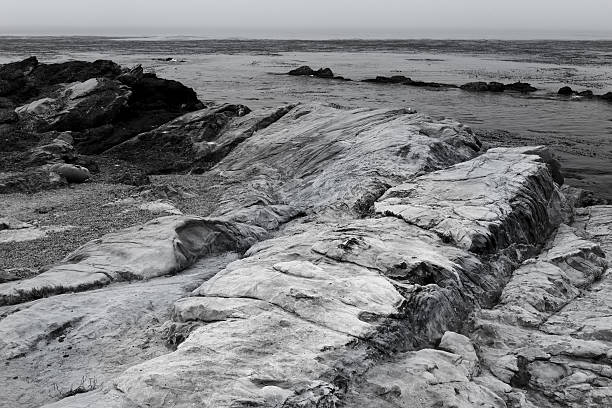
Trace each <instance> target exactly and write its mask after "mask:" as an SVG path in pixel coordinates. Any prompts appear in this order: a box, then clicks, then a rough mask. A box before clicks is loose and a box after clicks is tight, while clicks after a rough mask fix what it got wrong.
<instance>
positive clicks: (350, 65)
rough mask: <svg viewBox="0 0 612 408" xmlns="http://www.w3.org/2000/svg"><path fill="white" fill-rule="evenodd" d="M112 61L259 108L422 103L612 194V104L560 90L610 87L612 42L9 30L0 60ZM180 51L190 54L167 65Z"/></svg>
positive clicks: (207, 96)
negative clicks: (440, 85) (308, 69)
mask: <svg viewBox="0 0 612 408" xmlns="http://www.w3.org/2000/svg"><path fill="white" fill-rule="evenodd" d="M29 55H38V56H39V59H41V60H44V61H56V60H66V59H71V58H73V59H97V58H108V59H113V60H115V61H117V62H118V63H120V64H122V65H135V64H138V63H140V64H142V65H143V66H144V67H145V69H147V70H152V71H155V72H157V73H158V74H159V75H160V76H163V77H166V78H173V79H176V80H179V81H181V82H183V83H185V84H186V85H188V86H191V87H193V88H194V89H196V91H197V92H198V95H199V96H200V98H201V99H202V100H203V101H210V102H213V101H214V102H219V103H222V102H231V103H243V104H245V105H248V106H249V107H251V108H259V107H271V106H278V105H280V104H283V103H292V102H296V101H312V100H315V101H324V102H333V103H336V104H339V105H343V106H351V107H362V106H368V107H412V108H414V109H416V110H418V111H420V112H426V113H428V114H430V115H431V116H434V117H436V116H446V117H453V118H456V119H458V120H460V121H462V122H464V123H466V124H468V125H470V126H473V127H477V128H487V129H503V130H507V131H510V132H512V133H514V135H512V136H508V135H506V136H505V137H506V139H507V140H503V137H502V138H498V140H497V142H500V141H501V142H502V143H503V142H507V144H526V143H529V144H547V145H551V146H552V147H553V148H554V149H555V151H556V152H557V153H558V154H559V155H560V157H561V159H562V164H563V166H564V168H565V169H566V170H567V174H568V176H569V178H568V181H569V182H570V183H572V184H575V185H578V186H581V187H587V188H591V189H594V190H597V191H598V192H600V193H603V194H604V195H605V196H607V197H608V198H612V103H607V102H602V101H597V100H579V99H567V98H559V97H557V96H556V95H555V94H556V91H557V90H558V89H559V88H560V87H561V86H564V85H570V86H572V87H573V88H574V89H578V90H584V89H592V90H593V91H594V92H595V93H596V94H602V93H605V92H608V91H612V70H611V69H610V66H611V65H612V41H490V40H489V41H484V40H483V41H445V40H412V41H278V40H255V41H239V40H224V41H210V40H192V41H175V40H172V41H160V40H157V39H156V40H141V39H137V40H134V39H132V40H126V39H120V40H111V39H107V38H38V39H37V38H25V39H19V38H0V63H2V62H8V61H10V60H15V59H19V58H22V57H26V56H29ZM169 56H171V57H174V58H176V59H177V60H184V62H162V61H157V60H156V58H161V57H169ZM300 65H310V66H312V67H313V68H319V67H322V66H326V67H331V68H332V69H333V70H334V72H335V73H336V74H337V75H342V76H345V77H348V78H351V79H354V80H356V81H354V82H344V81H330V80H324V79H318V78H309V77H290V76H285V75H278V74H280V73H284V72H287V71H288V70H290V69H292V68H295V67H297V66H300ZM376 75H387V76H389V75H405V76H408V77H411V78H413V79H415V80H425V81H436V82H444V83H453V84H463V83H465V82H470V81H476V80H483V81H500V82H515V81H518V80H521V81H525V82H530V83H531V84H533V85H534V86H536V87H537V88H539V89H540V90H539V91H538V92H536V93H534V94H531V95H521V94H511V93H504V94H501V95H500V94H486V93H469V92H465V91H461V90H459V89H439V90H430V89H422V88H414V87H409V86H401V85H380V84H368V83H361V82H358V80H361V79H365V78H370V77H374V76H376Z"/></svg>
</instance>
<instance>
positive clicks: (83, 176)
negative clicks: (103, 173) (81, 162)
mask: <svg viewBox="0 0 612 408" xmlns="http://www.w3.org/2000/svg"><path fill="white" fill-rule="evenodd" d="M49 170H50V171H52V172H54V173H57V174H59V175H60V176H61V177H63V178H64V179H66V181H67V182H69V183H83V182H85V181H87V180H89V179H90V178H91V174H90V173H89V170H87V169H86V168H85V167H82V166H78V165H76V164H66V163H58V164H54V165H52V166H50V167H49Z"/></svg>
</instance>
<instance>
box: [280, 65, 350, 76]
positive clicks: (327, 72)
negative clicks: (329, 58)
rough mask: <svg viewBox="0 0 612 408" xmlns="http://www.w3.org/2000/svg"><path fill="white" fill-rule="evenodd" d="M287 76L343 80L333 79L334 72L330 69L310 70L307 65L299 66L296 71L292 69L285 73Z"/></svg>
mask: <svg viewBox="0 0 612 408" xmlns="http://www.w3.org/2000/svg"><path fill="white" fill-rule="evenodd" d="M287 74H288V75H293V76H314V77H317V78H327V79H344V78H335V77H334V72H333V71H332V70H331V69H330V68H319V69H318V70H316V71H315V70H314V69H312V68H310V67H309V66H308V65H304V66H301V67H299V68H296V69H292V70H291V71H289V72H288V73H287Z"/></svg>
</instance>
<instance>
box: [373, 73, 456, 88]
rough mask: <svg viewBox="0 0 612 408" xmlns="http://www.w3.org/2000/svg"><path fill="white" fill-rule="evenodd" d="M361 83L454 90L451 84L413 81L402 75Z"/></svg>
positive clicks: (378, 77)
mask: <svg viewBox="0 0 612 408" xmlns="http://www.w3.org/2000/svg"><path fill="white" fill-rule="evenodd" d="M363 82H370V83H375V84H400V85H409V86H416V87H427V88H456V87H457V86H456V85H452V84H441V83H438V82H425V81H413V80H412V79H410V78H408V77H405V76H403V75H394V76H391V77H385V76H377V77H376V78H368V79H364V80H363Z"/></svg>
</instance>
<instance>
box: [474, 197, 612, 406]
mask: <svg viewBox="0 0 612 408" xmlns="http://www.w3.org/2000/svg"><path fill="white" fill-rule="evenodd" d="M611 215H612V207H609V206H599V207H589V208H587V209H579V210H578V211H577V216H576V217H577V218H576V222H575V223H574V225H573V227H569V226H564V225H562V226H561V227H560V228H559V231H558V232H557V234H556V236H555V238H554V240H553V241H552V242H551V245H550V248H549V249H548V250H546V251H544V252H543V253H542V254H541V255H540V256H538V257H537V258H536V259H534V260H531V261H529V262H526V263H525V264H524V265H523V266H521V267H520V268H519V269H518V270H517V271H515V273H514V274H513V277H512V279H511V280H510V282H509V283H508V285H507V286H506V287H505V288H504V291H503V293H502V296H501V299H500V303H499V305H497V306H496V307H495V308H493V309H491V310H483V311H481V312H478V313H476V325H475V327H476V332H475V333H474V335H473V336H472V337H473V340H474V341H475V342H476V343H477V345H478V347H479V350H480V351H479V353H480V356H481V363H482V364H483V367H485V368H486V369H488V370H490V371H491V372H492V373H493V374H494V375H495V376H496V377H498V378H499V379H500V380H501V381H503V382H505V383H506V384H508V385H511V386H512V387H513V388H515V389H517V390H519V389H520V391H517V392H520V393H521V394H523V400H524V402H525V404H530V405H531V406H552V407H561V406H563V407H576V408H577V407H597V406H602V405H603V406H607V405H610V403H612V392H611V390H612V383H611V382H610V376H609V373H610V369H611V365H612V360H610V357H611V355H610V352H609V350H610V345H611V342H612V336H610V333H611V332H610V322H609V318H608V316H609V314H610V311H611V310H612V309H611V308H612V304H611V303H610V302H609V299H610V294H611V292H610V290H612V286H611V285H610V283H611V282H610V275H609V273H606V269H607V262H606V260H605V258H606V257H609V256H610V255H611V254H612V240H611V239H610V236H612V235H610V232H611V231H612V229H611V228H610V227H611V226H612V222H611V221H610V219H611V218H610V216H611ZM577 234H578V235H577ZM579 235H580V236H579ZM504 367H505V368H504Z"/></svg>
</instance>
